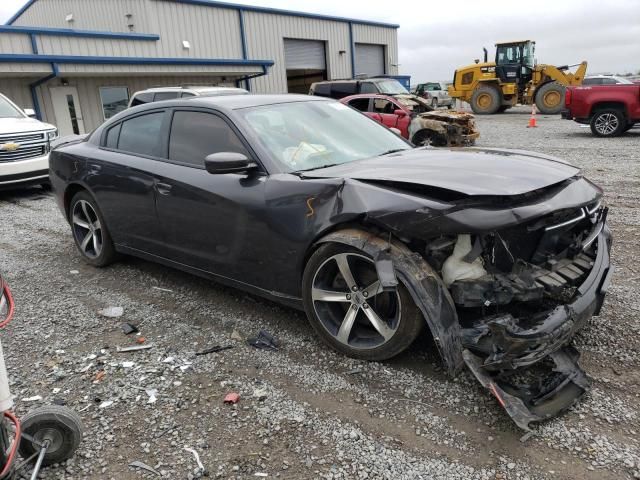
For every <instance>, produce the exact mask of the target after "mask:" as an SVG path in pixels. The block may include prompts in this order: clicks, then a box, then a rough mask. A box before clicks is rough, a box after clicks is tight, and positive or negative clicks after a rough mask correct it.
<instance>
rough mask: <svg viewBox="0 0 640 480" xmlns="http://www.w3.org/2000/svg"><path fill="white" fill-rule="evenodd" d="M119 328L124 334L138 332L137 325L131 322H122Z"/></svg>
mask: <svg viewBox="0 0 640 480" xmlns="http://www.w3.org/2000/svg"><path fill="white" fill-rule="evenodd" d="M120 328H122V331H123V332H124V334H125V335H129V334H131V333H138V332H139V331H140V330H138V327H136V326H135V325H133V324H131V323H123V324H122V325H121V326H120Z"/></svg>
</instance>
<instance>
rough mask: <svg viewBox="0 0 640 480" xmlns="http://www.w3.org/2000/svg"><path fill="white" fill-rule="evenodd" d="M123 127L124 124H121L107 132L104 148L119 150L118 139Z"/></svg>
mask: <svg viewBox="0 0 640 480" xmlns="http://www.w3.org/2000/svg"><path fill="white" fill-rule="evenodd" d="M121 127H122V124H121V123H119V124H117V125H116V126H115V127H111V128H110V129H109V130H108V131H107V138H106V140H105V142H104V146H105V147H107V148H113V149H116V148H118V137H119V136H120V128H121Z"/></svg>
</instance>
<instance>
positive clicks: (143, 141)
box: [118, 111, 164, 156]
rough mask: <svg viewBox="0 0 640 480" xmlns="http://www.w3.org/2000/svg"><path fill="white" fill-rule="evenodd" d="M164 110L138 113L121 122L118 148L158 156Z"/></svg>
mask: <svg viewBox="0 0 640 480" xmlns="http://www.w3.org/2000/svg"><path fill="white" fill-rule="evenodd" d="M163 118H164V111H162V112H154V113H148V114H146V115H140V116H138V117H134V118H132V119H130V120H125V121H124V122H122V127H121V128H120V136H119V139H118V150H122V151H124V152H129V153H137V154H140V155H148V156H159V150H160V140H161V135H160V132H161V130H162V120H163Z"/></svg>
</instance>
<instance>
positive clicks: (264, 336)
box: [247, 330, 279, 350]
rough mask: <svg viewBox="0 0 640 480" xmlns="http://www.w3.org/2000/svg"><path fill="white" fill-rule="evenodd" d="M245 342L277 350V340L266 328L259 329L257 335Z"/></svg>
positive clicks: (253, 345)
mask: <svg viewBox="0 0 640 480" xmlns="http://www.w3.org/2000/svg"><path fill="white" fill-rule="evenodd" d="M247 343H248V344H249V345H251V346H252V347H255V348H260V349H271V350H277V349H278V346H279V342H278V341H277V340H276V339H275V337H274V336H273V335H271V334H270V333H269V332H267V331H266V330H260V331H259V332H258V335H256V336H255V337H252V338H249V339H248V340H247Z"/></svg>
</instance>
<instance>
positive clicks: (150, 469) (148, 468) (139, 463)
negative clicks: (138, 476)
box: [129, 460, 161, 477]
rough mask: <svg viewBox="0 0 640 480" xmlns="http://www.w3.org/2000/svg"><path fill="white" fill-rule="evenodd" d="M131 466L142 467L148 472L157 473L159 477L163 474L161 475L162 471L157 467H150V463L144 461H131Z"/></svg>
mask: <svg viewBox="0 0 640 480" xmlns="http://www.w3.org/2000/svg"><path fill="white" fill-rule="evenodd" d="M129 466H130V467H132V468H140V469H142V470H146V471H147V472H151V473H154V474H156V475H157V476H158V477H160V476H161V475H160V472H158V471H157V470H156V469H155V468H153V467H150V466H149V465H147V464H146V463H142V462H139V461H137V460H136V461H135V462H131V463H130V464H129Z"/></svg>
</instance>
